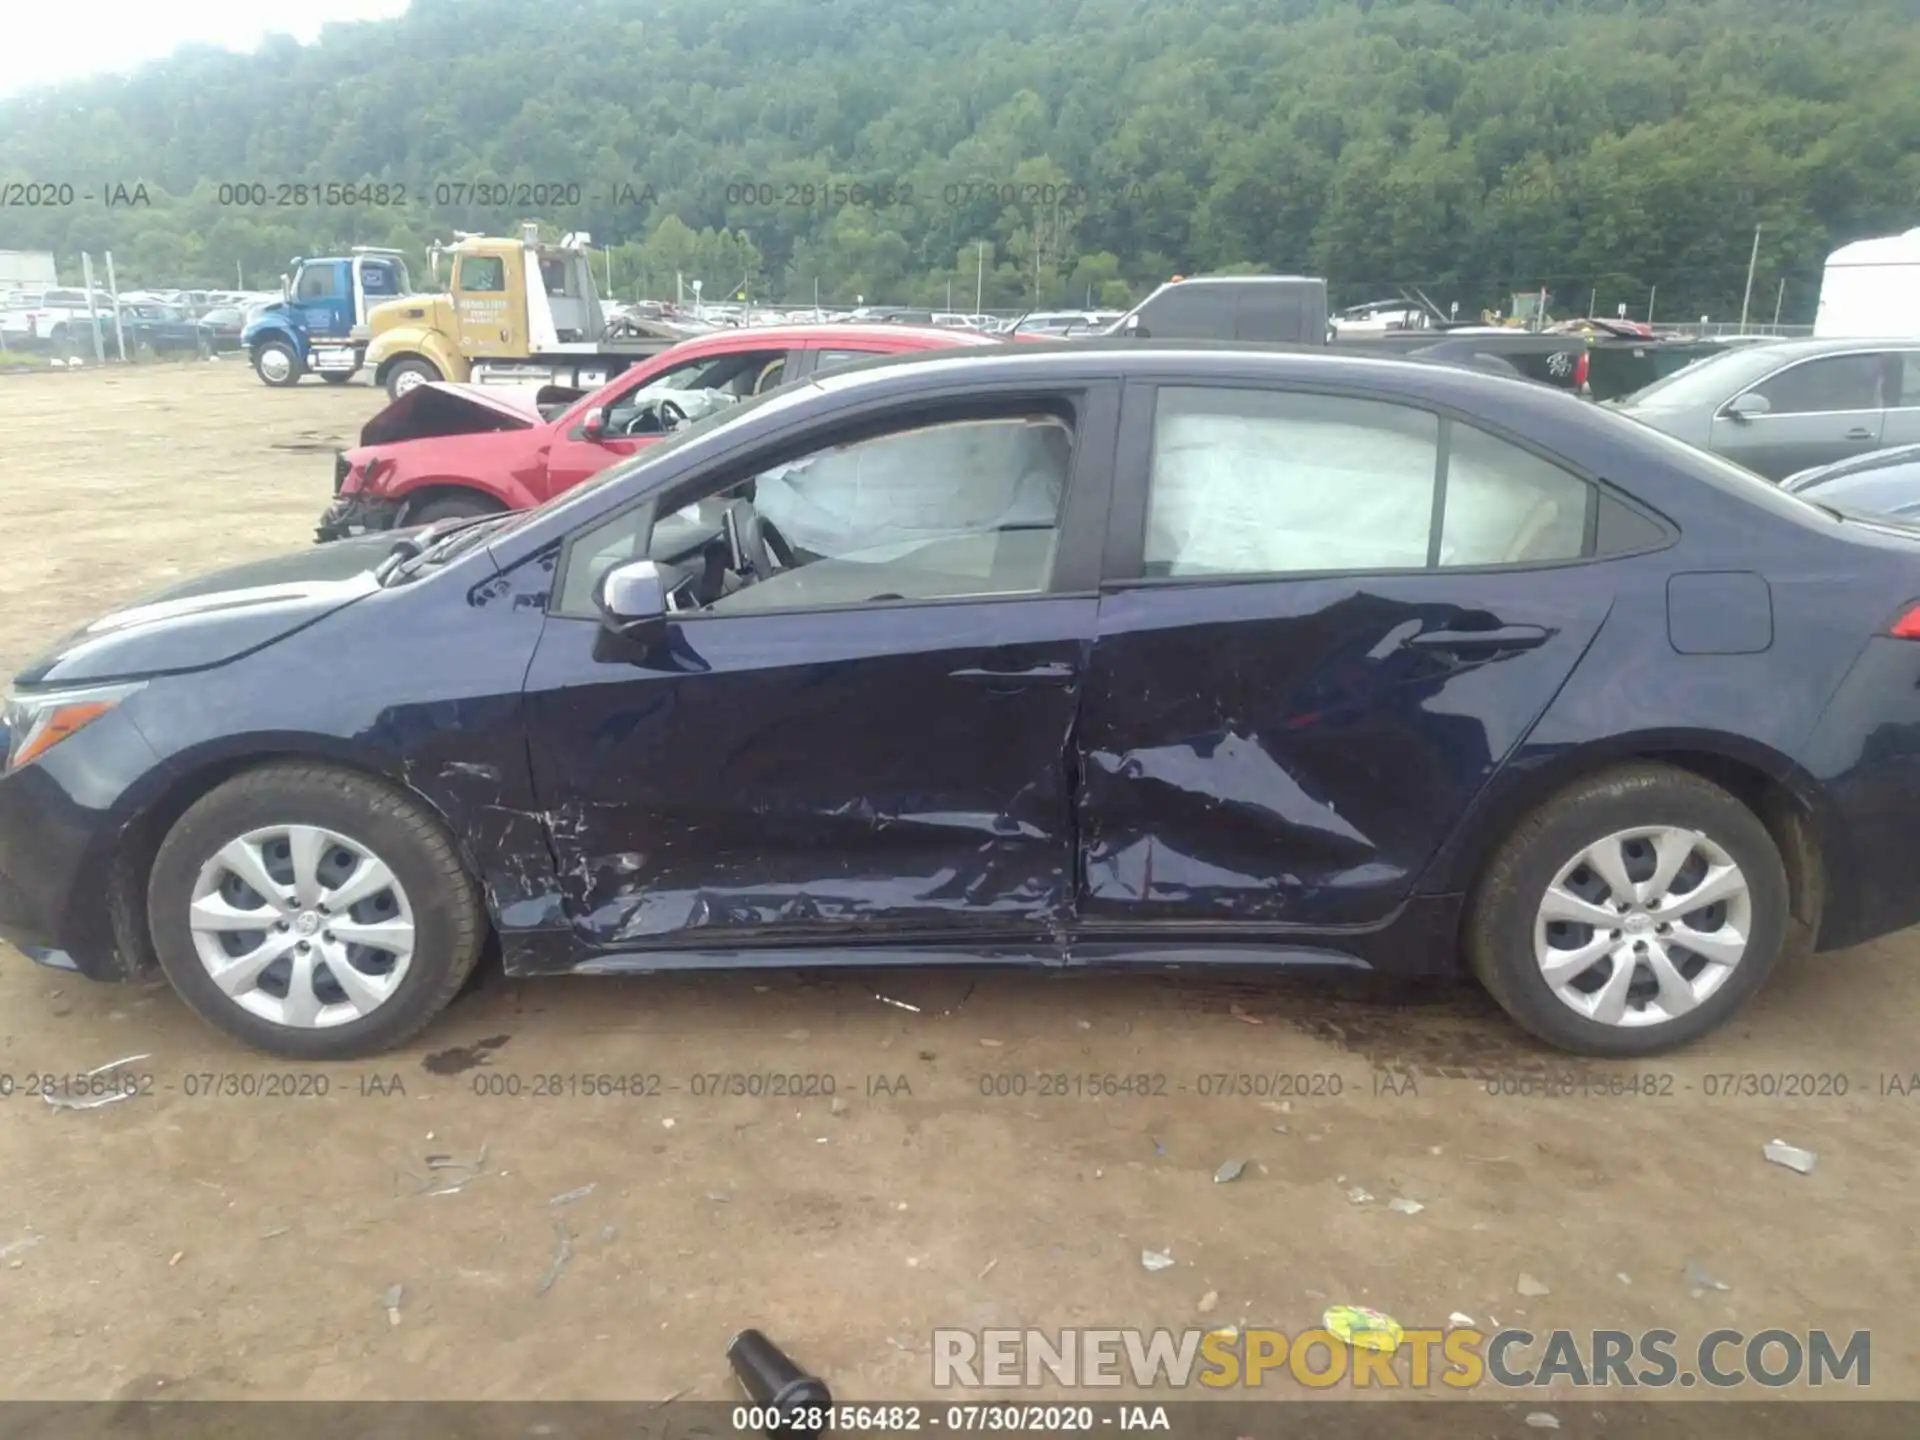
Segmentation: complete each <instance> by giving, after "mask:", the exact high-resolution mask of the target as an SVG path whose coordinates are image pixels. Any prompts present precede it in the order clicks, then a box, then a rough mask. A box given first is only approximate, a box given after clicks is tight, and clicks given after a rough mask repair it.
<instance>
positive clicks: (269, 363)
mask: <svg viewBox="0 0 1920 1440" xmlns="http://www.w3.org/2000/svg"><path fill="white" fill-rule="evenodd" d="M253 373H254V374H256V375H258V376H259V377H260V379H261V380H262V382H264V383H265V384H268V385H271V386H273V387H274V389H276V390H279V389H283V388H284V387H286V386H288V385H298V384H299V383H300V377H301V376H302V375H304V374H306V373H307V367H306V366H305V365H303V364H302V363H301V362H300V355H299V352H298V351H296V350H295V349H294V348H293V346H291V345H289V344H288V343H287V342H286V341H284V340H263V341H261V342H260V343H259V344H258V345H256V346H254V347H253Z"/></svg>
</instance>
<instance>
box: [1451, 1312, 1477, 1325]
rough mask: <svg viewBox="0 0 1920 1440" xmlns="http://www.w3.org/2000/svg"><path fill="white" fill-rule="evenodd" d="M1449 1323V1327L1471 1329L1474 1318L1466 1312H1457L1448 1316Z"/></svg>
mask: <svg viewBox="0 0 1920 1440" xmlns="http://www.w3.org/2000/svg"><path fill="white" fill-rule="evenodd" d="M1447 1323H1448V1324H1449V1325H1465V1326H1468V1327H1469V1328H1471V1327H1472V1325H1473V1317H1472V1316H1471V1315H1469V1314H1467V1313H1466V1312H1465V1311H1464V1310H1456V1311H1454V1312H1453V1313H1452V1314H1451V1315H1449V1316H1447Z"/></svg>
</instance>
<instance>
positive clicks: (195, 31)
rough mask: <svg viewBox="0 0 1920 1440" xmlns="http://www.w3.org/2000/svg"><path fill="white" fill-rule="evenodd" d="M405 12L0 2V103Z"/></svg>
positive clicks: (387, 5) (376, 7) (373, 4)
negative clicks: (185, 49)
mask: <svg viewBox="0 0 1920 1440" xmlns="http://www.w3.org/2000/svg"><path fill="white" fill-rule="evenodd" d="M406 8H407V0H296V3H294V4H291V5H271V4H263V3H262V0H164V3H153V0H147V3H144V4H137V5H125V6H111V7H108V8H106V9H102V10H96V11H91V12H84V11H74V10H68V9H67V8H66V7H65V6H64V5H56V4H48V3H46V0H0V50H4V51H5V52H6V54H7V55H8V56H9V57H10V63H8V64H7V65H6V66H4V67H0V95H12V94H17V93H18V92H19V91H21V90H25V89H29V88H35V87H38V86H41V85H45V84H50V83H52V82H54V81H57V80H72V79H75V78H76V77H78V76H81V75H94V74H101V73H107V72H113V71H126V70H131V69H133V68H134V67H135V66H137V65H140V64H142V63H144V62H146V61H148V60H159V59H162V58H164V57H165V56H168V55H171V54H172V53H173V52H174V50H176V49H177V48H178V47H180V46H181V45H185V44H189V43H199V44H208V45H222V46H225V47H226V48H227V49H229V50H251V49H253V48H254V47H255V46H257V45H258V44H259V43H260V42H261V41H262V40H263V39H265V38H266V37H267V36H268V35H270V34H276V33H279V34H289V35H292V36H293V37H294V39H296V40H300V41H302V42H305V41H310V40H314V39H316V38H317V37H318V36H319V34H320V27H321V26H322V25H325V24H327V23H329V22H330V21H335V20H384V19H388V18H390V17H392V16H395V15H398V14H400V13H401V11H403V10H405V9H406ZM76 22H78V23H76Z"/></svg>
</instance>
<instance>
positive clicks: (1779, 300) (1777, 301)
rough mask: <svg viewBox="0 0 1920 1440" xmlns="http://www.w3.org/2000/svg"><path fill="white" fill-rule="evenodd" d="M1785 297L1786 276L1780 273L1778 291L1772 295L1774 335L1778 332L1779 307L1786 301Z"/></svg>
mask: <svg viewBox="0 0 1920 1440" xmlns="http://www.w3.org/2000/svg"><path fill="white" fill-rule="evenodd" d="M1786 299H1787V277H1786V276H1784V275H1782V276H1781V277H1780V293H1779V294H1778V295H1776V296H1774V297H1773V331H1774V334H1776V335H1777V334H1779V333H1780V307H1781V306H1782V305H1783V304H1785V303H1786Z"/></svg>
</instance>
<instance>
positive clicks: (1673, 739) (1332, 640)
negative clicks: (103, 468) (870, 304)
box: [0, 341, 1920, 1059]
mask: <svg viewBox="0 0 1920 1440" xmlns="http://www.w3.org/2000/svg"><path fill="white" fill-rule="evenodd" d="M1917 601H1920V529H1914V528H1909V527H1907V526H1905V525H1903V524H1900V523H1897V522H1891V521H1888V522H1879V521H1869V520H1865V519H1858V518H1851V517H1848V518H1843V517H1842V516H1841V515H1840V514H1838V513H1836V512H1834V511H1832V510H1829V509H1826V508H1822V507H1820V506H1818V505H1814V504H1810V503H1808V502H1806V501H1803V500H1800V499H1797V498H1795V497H1794V496H1792V495H1789V494H1785V493H1783V492H1781V491H1780V490H1779V489H1777V488H1775V487H1774V486H1772V485H1769V484H1766V483H1764V482H1762V481H1760V480H1759V479H1757V478H1756V477H1754V476H1752V475H1750V474H1748V473H1747V472H1745V471H1743V470H1740V469H1738V468H1735V467H1733V466H1730V465H1728V464H1726V463H1725V462H1723V461H1720V460H1717V459H1715V458H1713V457H1712V456H1710V455H1707V454H1704V453H1702V452H1700V451H1697V450H1694V449H1692V448H1690V447H1688V446H1686V445H1684V444H1682V443H1681V442H1679V441H1675V440H1672V439H1669V438H1667V437H1664V436H1662V435H1660V434H1658V433H1657V432H1655V431H1653V430H1651V429H1649V428H1648V427H1646V426H1643V425H1638V424H1635V423H1634V422H1633V421H1631V420H1628V419H1626V418H1624V417H1622V416H1620V415H1616V414H1612V413H1609V412H1608V411H1605V410H1603V409H1600V408H1598V407H1595V406H1591V405H1586V404H1583V403H1581V402H1580V401H1578V400H1576V399H1574V398H1572V397H1571V396H1569V395H1565V394H1561V393H1558V392H1555V391H1552V390H1548V389H1545V388H1542V387H1538V386H1533V385H1529V384H1526V383H1523V382H1520V381H1515V380H1508V379H1502V378H1500V377H1497V376H1490V375H1486V374H1482V373H1475V372H1472V371H1468V370H1464V369H1456V368H1452V367H1448V366H1440V365H1432V364H1425V363H1421V362H1418V361H1396V360H1388V359H1363V358H1356V357H1348V356H1341V355H1336V354H1326V353H1318V352H1302V353H1295V354H1287V353H1280V352H1268V351H1258V350H1254V349H1244V350H1242V349H1234V348H1221V347H1217V346H1215V347H1206V348H1186V347H1181V346H1178V345H1171V344H1165V343H1161V342H1151V341H1149V342H1138V341H1136V342H1132V343H1127V342H1114V343H1111V344H1109V343H1105V342H1094V343H1085V344H1078V345H1073V346H1070V347H1057V346H1041V345H1034V346H1031V347H1028V346H1021V347H1012V348H1010V349H1008V350H1006V351H1004V352H995V353H991V354H968V355H967V356H965V357H963V358H961V357H954V358H918V359H913V360H908V361H905V362H883V363H880V364H878V365H869V366H863V367H859V368H856V369H851V370H847V371H843V372H840V373H837V374H835V375H832V376H830V377H825V378H821V379H818V380H815V381H813V382H812V383H807V384H797V385H795V386H792V387H789V388H787V389H784V390H780V391H776V392H774V393H772V394H769V395H766V396H763V397H760V398H756V399H753V400H750V401H747V402H745V403H743V404H741V405H740V406H738V407H735V408H732V409H730V410H728V411H725V412H723V413H721V414H717V415H715V416H713V417H711V418H710V419H707V420H703V421H700V422H698V423H695V424H693V425H691V426H688V427H686V428H684V429H682V430H680V431H679V432H677V433H676V434H674V435H673V436H671V437H669V438H668V439H667V440H666V441H665V442H663V443H662V444H661V445H659V446H657V447H655V448H654V449H652V450H650V451H648V452H646V453H645V454H644V455H643V456H641V457H637V458H636V459H635V460H634V461H632V462H630V463H625V464H622V465H620V466H616V467H615V468H613V469H611V470H608V471H605V472H603V473H602V474H601V475H599V476H598V477H596V478H595V479H594V480H592V481H590V482H589V483H588V484H586V485H584V486H582V487H580V488H579V489H576V490H574V491H572V492H570V493H568V494H567V495H565V496H563V497H562V498H561V499H559V500H557V501H555V502H553V503H551V504H548V505H546V506H543V507H541V508H539V509H536V510H532V511H528V512H524V513H519V514H512V515H504V516H492V517H487V518H484V519H479V520H466V521H454V522H447V523H444V524H443V525H441V526H436V527H431V528H429V529H428V530H427V531H425V532H419V533H415V534H412V535H406V536H401V537H399V538H398V539H397V540H396V538H395V537H393V536H391V535H388V536H382V537H379V538H377V539H373V540H371V541H350V542H345V543H342V544H337V545H330V546H324V547H318V548H315V549H313V550H311V551H309V552H306V553H304V554H302V555H299V556H294V557H291V558H288V559H286V560H284V561H274V562H267V563H263V564H260V565H255V566H251V567H247V568H244V569H240V570H235V571H230V572H227V573H225V574H223V575H220V576H216V577H212V578H209V579H205V580H202V581H199V582H197V583H194V584H190V585H186V586H183V587H180V588H178V589H175V590H173V591H171V592H169V593H167V594H165V595H162V596H159V597H157V598H156V599H154V600H152V601H150V602H148V603H146V604H142V605H138V606H135V607H133V608H131V609H127V610H123V611H120V612H118V613H116V614H113V615H111V616H109V617H107V618H105V619H103V620H100V621H98V622H97V623H95V624H93V625H91V626H89V627H88V628H86V629H85V630H83V631H81V632H79V633H78V634H76V635H73V636H72V637H70V638H69V639H68V640H67V641H66V642H64V643H63V644H62V645H61V646H60V647H59V648H58V649H56V650H55V651H54V652H53V653H51V654H50V655H48V656H46V657H45V658H44V659H42V660H40V661H39V662H37V663H36V664H35V665H33V666H32V667H31V668H30V669H28V670H27V671H26V672H25V673H24V674H23V675H21V676H20V677H19V681H18V687H17V689H16V692H15V694H14V697H13V699H12V701H11V704H10V705H9V707H8V710H7V716H6V731H5V732H4V734H3V735H0V748H4V749H5V750H6V752H7V766H6V770H5V773H4V775H0V934H4V935H5V936H7V937H8V938H10V939H12V940H13V941H14V942H15V943H17V944H19V945H21V946H24V947H26V948H28V950H29V951H30V952H31V953H33V954H34V955H35V956H36V957H37V958H39V959H41V960H44V961H46V962H48V963H51V964H56V965H63V966H69V967H72V968H75V969H77V970H79V971H81V972H83V973H85V974H86V975H89V976H92V977H94V978H96V979H100V980H114V979H123V978H127V977H129V976H133V975H137V974H139V973H141V972H142V971H143V970H145V969H146V968H147V967H149V966H153V965H158V966H159V967H160V968H161V969H162V970H164V972H165V973H166V975H167V977H168V978H169V979H170V980H171V981H172V983H173V985H174V986H175V988H176V989H177V990H178V991H179V992H180V994H181V995H182V996H184V997H185V998H186V1000H187V1001H188V1003H189V1004H191V1005H192V1006H193V1007H194V1008H195V1009H197V1010H198V1011H200V1013H202V1014H203V1015H205V1016H206V1017H207V1018H208V1019H209V1020H211V1021H213V1022H214V1023H215V1024H217V1025H220V1026H222V1027H223V1028H225V1029H226V1030H228V1031H230V1032H232V1033H233V1034H234V1035H237V1036H239V1037H241V1038H242V1039H244V1040H246V1041H248V1042H250V1043H252V1044H254V1045H257V1046H259V1047H261V1048H263V1049H267V1050H271V1051H274V1052H276V1053H280V1054H285V1055H290V1056H296V1057H302V1058H315V1059H317V1058H329V1057H341V1056H350V1055H356V1054H364V1053H368V1052H373V1051H378V1050H380V1049H382V1048H385V1047H389V1046H392V1045H395V1044H397V1043H399V1042H401V1041H403V1040H405V1039H406V1038H408V1037H409V1036H411V1035H413V1034H414V1033H415V1032H416V1031H418V1030H419V1029H420V1028H421V1027H422V1026H424V1025H425V1024H426V1023H427V1022H428V1021H429V1020H430V1019H431V1018H432V1017H433V1016H434V1015H435V1014H436V1013H437V1012H438V1011H439V1010H440V1009H441V1008H442V1007H443V1006H445V1005H446V1004H447V1003H448V1002H449V1000H451V999H452V997H453V996H454V994H455V992H456V991H458V990H459V989H460V986H461V983H462V981H463V980H464V979H465V978H466V976H467V975H468V973H469V972H470V971H471V969H472V968H473V966H474V965H475V963H476V962H477V960H478V958H479V956H480V954H481V953H482V949H483V947H484V946H485V945H486V944H487V942H488V939H489V934H490V933H491V934H492V935H493V936H497V938H498V942H499V948H500V953H501V955H502V958H503V960H504V963H505V966H506V968H507V970H508V971H509V972H510V973H513V974H515V975H532V974H546V973H554V972H561V971H576V972H579V971H588V972H596V973H606V972H621V971H656V970H666V969H678V968H695V969H704V968H718V967H739V966H785V965H795V964H838V965H846V964H857V965H874V964H882V963H955V962H965V961H977V962H983V963H1006V962H1022V961H1025V962H1039V963H1043V964H1055V965H1058V964H1072V965H1082V964H1102V963H1108V964H1136V965H1137V964H1154V965H1160V964H1165V963H1171V962H1178V963H1182V964H1204V963H1222V964H1229V963H1231V964H1247V963H1267V964H1274V965H1293V966H1319V967H1326V968H1329V969H1350V970H1351V969H1371V970H1375V971H1383V972H1399V973H1405V974H1431V973H1435V972H1443V971H1447V970H1449V969H1451V968H1452V967H1454V966H1455V965H1456V964H1457V963H1459V962H1460V961H1461V960H1462V959H1464V961H1465V963H1466V965H1467V966H1469V967H1470V968H1471V969H1472V971H1473V972H1474V973H1475V974H1477V975H1478V976H1479V978H1480V979H1481V981H1482V982H1483V983H1484V984H1485V985H1486V987H1487V988H1488V989H1489V990H1490V991H1491V992H1492V993H1493V995H1494V996H1495V997H1496V998H1497V999H1498V1000H1499V1001H1500V1003H1501V1004H1502V1005H1503V1006H1505V1007H1506V1008H1507V1010H1508V1011H1510V1012H1511V1013H1512V1015H1513V1016H1514V1018H1515V1019H1516V1020H1518V1021H1519V1023H1520V1024H1522V1025H1523V1026H1525V1027H1526V1028H1527V1029H1528V1030H1530V1031H1532V1032H1533V1033H1535V1034H1536V1035H1538V1036H1541V1037H1543V1038H1544V1039H1546V1040H1548V1041H1550V1042H1551V1043H1553V1044H1555V1045H1558V1046H1562V1047H1565V1048H1567V1049H1570V1050H1575V1051H1581V1052H1586V1053H1593V1054H1605V1055H1636V1054H1644V1053H1648V1052H1652V1051H1656V1050H1660V1049H1663V1048H1666V1047H1670V1046H1673V1045H1677V1044H1680V1043H1683V1042H1686V1041H1689V1040H1692V1039H1693V1038H1695V1037H1697V1036H1699V1035H1701V1034H1704V1033H1705V1032H1707V1031H1708V1030H1711V1029H1712V1028H1713V1027H1715V1026H1716V1025H1719V1024H1720V1023H1721V1022H1722V1021H1724V1020H1725V1019H1726V1018H1727V1017H1728V1016H1729V1015H1730V1014H1732V1013H1733V1012H1734V1011H1735V1010H1736V1009H1738V1008H1739V1007H1740V1005H1742V1004H1743V1003H1744V1002H1745V1001H1746V1000H1747V999H1748V998H1749V997H1750V996H1751V995H1752V994H1753V993H1754V992H1755V991H1756V990H1757V989H1759V988H1760V986H1761V984H1762V983H1763V982H1764V981H1765V979H1766V976H1767V973H1768V971H1769V970H1771V969H1772V967H1773V965H1774V963H1775V961H1776V960H1777V959H1778V958H1779V957H1780V956H1781V954H1782V953H1783V952H1787V951H1790V950H1792V949H1794V948H1795V947H1801V948H1806V947H1809V946H1810V947H1812V948H1817V949H1823V950H1827V949H1832V948H1834V947H1836V946H1843V945H1850V944H1853V943H1855V942H1858V941H1861V940H1865V939H1867V938H1869V937H1871V936H1875V935H1879V934H1883V933H1885V932H1887V931H1890V930H1894V929H1897V928H1900V927H1902V926H1906V925H1908V924H1911V923H1913V922H1914V921H1915V920H1916V919H1920V883H1916V881H1915V879H1914V877H1913V869H1912V864H1911V843H1910V842H1911V836H1912V833H1913V817H1914V816H1915V814H1917V813H1920V645H1916V644H1915V643H1914V641H1915V639H1916V638H1920V604H1917V603H1916V602H1917Z"/></svg>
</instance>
